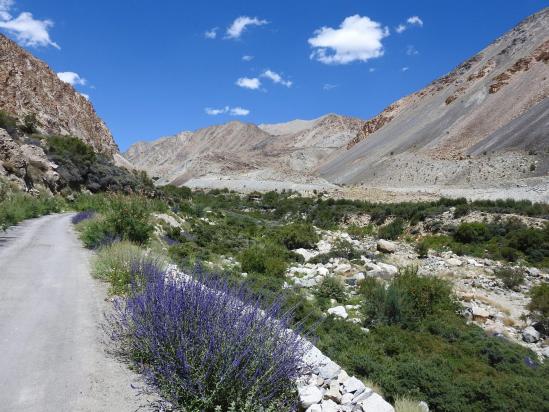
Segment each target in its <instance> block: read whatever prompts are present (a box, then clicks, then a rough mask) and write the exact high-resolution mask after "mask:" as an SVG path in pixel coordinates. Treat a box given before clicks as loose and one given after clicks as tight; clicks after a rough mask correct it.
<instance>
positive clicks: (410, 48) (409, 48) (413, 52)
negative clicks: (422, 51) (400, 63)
mask: <svg viewBox="0 0 549 412" xmlns="http://www.w3.org/2000/svg"><path fill="white" fill-rule="evenodd" d="M406 54H407V55H408V56H415V55H418V54H419V52H418V51H417V49H416V48H415V47H414V46H413V45H411V44H410V45H408V46H407V47H406Z"/></svg>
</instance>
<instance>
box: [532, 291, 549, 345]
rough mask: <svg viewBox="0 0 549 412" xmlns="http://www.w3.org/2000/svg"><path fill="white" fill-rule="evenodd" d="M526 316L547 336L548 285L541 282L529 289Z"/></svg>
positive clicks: (548, 313) (548, 318) (548, 324)
mask: <svg viewBox="0 0 549 412" xmlns="http://www.w3.org/2000/svg"><path fill="white" fill-rule="evenodd" d="M527 308H528V310H529V311H530V313H529V314H528V316H529V317H530V318H531V319H532V320H533V321H534V322H537V323H538V324H539V328H540V329H541V330H543V332H544V333H545V334H549V283H547V282H543V283H540V284H539V285H537V286H534V287H533V288H532V289H530V303H528V306H527Z"/></svg>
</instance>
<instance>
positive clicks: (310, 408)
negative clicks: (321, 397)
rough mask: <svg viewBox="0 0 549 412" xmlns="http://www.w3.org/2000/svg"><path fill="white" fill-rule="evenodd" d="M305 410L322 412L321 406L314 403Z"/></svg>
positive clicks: (307, 411)
mask: <svg viewBox="0 0 549 412" xmlns="http://www.w3.org/2000/svg"><path fill="white" fill-rule="evenodd" d="M305 412H322V406H320V404H318V403H315V404H314V405H311V406H309V407H308V408H307V410H306V411H305Z"/></svg>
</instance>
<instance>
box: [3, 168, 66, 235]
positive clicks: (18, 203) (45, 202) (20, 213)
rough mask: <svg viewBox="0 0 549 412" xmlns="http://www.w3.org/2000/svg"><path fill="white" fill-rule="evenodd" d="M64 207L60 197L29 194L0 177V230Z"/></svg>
mask: <svg viewBox="0 0 549 412" xmlns="http://www.w3.org/2000/svg"><path fill="white" fill-rule="evenodd" d="M65 207H66V202H65V201H64V199H63V198H61V197H54V196H48V195H38V196H31V195H29V194H27V193H22V192H21V191H19V190H18V189H16V188H14V187H13V186H12V185H10V184H9V183H8V182H6V181H4V180H2V179H1V178H0V230H4V229H6V228H7V227H8V226H11V225H15V224H17V223H19V222H21V221H23V220H25V219H29V218H33V217H38V216H42V215H47V214H50V213H58V212H61V211H62V210H63V209H64V208H65Z"/></svg>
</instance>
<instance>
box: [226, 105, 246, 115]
mask: <svg viewBox="0 0 549 412" xmlns="http://www.w3.org/2000/svg"><path fill="white" fill-rule="evenodd" d="M229 114H230V115H231V116H248V115H249V114H250V111H249V110H248V109H244V108H242V107H239V106H238V107H233V108H232V109H231V110H229Z"/></svg>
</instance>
